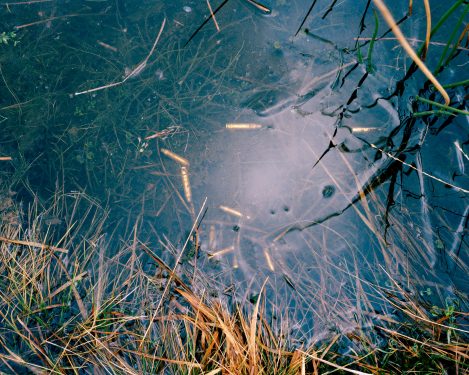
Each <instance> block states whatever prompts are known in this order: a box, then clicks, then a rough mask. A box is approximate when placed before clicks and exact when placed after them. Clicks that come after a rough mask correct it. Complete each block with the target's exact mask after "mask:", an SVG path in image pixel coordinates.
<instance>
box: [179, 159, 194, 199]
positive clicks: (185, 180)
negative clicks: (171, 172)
mask: <svg viewBox="0 0 469 375" xmlns="http://www.w3.org/2000/svg"><path fill="white" fill-rule="evenodd" d="M181 178H182V187H183V188H184V195H185V196H186V200H187V203H189V204H192V191H191V184H190V182H189V171H188V169H187V168H186V167H181Z"/></svg>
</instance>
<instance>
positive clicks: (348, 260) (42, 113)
mask: <svg viewBox="0 0 469 375" xmlns="http://www.w3.org/2000/svg"><path fill="white" fill-rule="evenodd" d="M220 5H222V6H221V7H220V8H218V6H220ZM313 5H314V6H313ZM389 5H390V6H391V11H392V12H393V14H394V15H395V18H396V19H398V20H401V21H402V22H401V23H400V27H401V28H402V30H403V32H404V34H405V35H406V36H408V37H409V39H410V40H411V41H412V44H413V46H414V47H415V48H418V47H419V46H420V45H421V42H419V41H417V40H421V39H423V38H424V35H425V28H426V19H425V12H424V9H423V7H415V8H416V9H414V12H413V14H412V16H408V15H407V4H396V3H394V2H393V4H389ZM212 7H213V10H214V11H215V12H216V17H215V19H213V18H210V17H209V16H210V12H209V9H208V8H207V4H206V3H205V2H195V1H176V2H172V3H170V4H169V3H167V2H163V1H160V2H155V1H140V2H132V1H117V2H109V1H102V2H86V3H84V4H76V3H73V2H65V3H63V4H59V3H57V2H54V1H52V2H44V3H38V4H34V5H31V6H27V7H26V6H13V5H12V6H9V7H5V8H3V9H2V14H1V17H2V19H3V21H4V22H2V25H3V27H4V28H5V31H8V30H15V29H16V31H15V32H16V34H15V35H14V36H13V37H12V38H13V39H15V40H16V41H17V42H19V43H13V41H12V42H11V43H8V44H2V45H1V46H0V47H1V48H2V55H1V58H0V64H1V68H2V71H1V73H2V81H3V83H2V85H1V86H0V92H1V99H0V105H1V107H0V110H1V112H0V115H1V117H0V121H1V125H2V132H1V134H0V147H1V149H0V151H1V153H5V154H8V155H12V157H13V161H12V162H11V163H9V164H8V165H6V164H2V166H1V167H2V180H3V182H5V181H8V180H10V179H11V178H12V176H18V175H21V181H22V182H21V183H18V184H17V185H15V186H14V187H13V189H14V190H16V191H18V195H17V197H18V199H19V200H24V201H25V202H27V201H28V200H30V199H31V197H32V195H35V194H38V196H39V197H41V198H42V199H44V200H45V201H47V199H48V198H49V197H51V196H52V195H53V194H55V193H56V191H57V189H58V188H59V189H60V191H61V192H62V193H63V194H70V193H71V192H76V191H78V192H86V193H87V194H88V195H89V196H91V197H93V199H96V200H97V201H99V202H101V204H102V205H103V206H105V205H107V206H108V207H109V209H110V215H109V219H108V221H109V223H108V224H107V225H106V226H105V227H106V228H107V231H108V233H109V236H108V241H109V247H110V249H112V246H111V244H117V243H119V241H120V240H122V239H126V238H130V236H133V235H134V231H133V230H134V228H135V225H134V224H135V223H136V222H137V223H139V224H138V236H139V238H140V240H141V241H142V242H144V243H147V244H148V245H149V246H151V247H152V248H153V249H154V250H155V252H157V253H158V254H159V255H160V256H161V257H163V258H164V259H165V260H167V261H168V262H169V263H174V259H175V258H176V257H177V256H181V258H180V260H181V263H182V264H181V268H182V269H185V270H188V272H189V273H191V272H192V271H191V270H194V269H195V268H197V269H201V270H203V272H204V273H205V274H206V275H207V277H208V278H209V279H210V280H211V282H210V283H211V288H212V289H213V293H220V294H223V293H225V294H230V293H231V294H233V293H234V294H235V295H236V296H238V298H240V299H246V300H249V299H252V298H255V297H256V295H257V294H258V293H259V291H260V289H261V286H262V285H263V284H264V282H266V280H267V282H266V285H267V286H266V289H265V293H266V295H267V297H268V300H269V301H271V302H272V306H273V307H272V310H275V311H277V310H278V311H283V312H286V313H287V314H289V315H291V317H292V318H293V321H294V322H296V323H295V324H294V326H295V327H297V329H298V331H299V332H301V333H302V334H303V335H304V336H305V337H308V338H310V337H312V336H313V335H321V334H323V333H324V332H328V331H329V330H330V329H340V330H341V331H344V330H345V331H347V330H350V329H353V328H354V327H355V325H356V324H357V322H356V316H357V314H358V313H359V310H361V309H365V306H366V309H371V310H373V311H375V312H376V311H378V312H379V311H381V309H384V308H385V306H382V304H381V301H380V300H379V299H377V298H375V297H376V296H375V294H374V293H375V292H374V290H375V288H376V287H378V286H381V287H388V286H390V285H391V284H392V283H393V282H394V281H396V282H397V283H402V285H406V287H409V288H410V287H411V285H413V286H415V288H416V290H417V293H418V291H423V292H422V293H420V295H419V298H424V299H427V300H428V301H429V302H430V303H431V302H432V301H437V300H445V299H447V298H453V297H455V298H456V297H460V296H465V295H467V292H468V289H467V284H466V283H465V275H466V265H467V260H468V259H467V257H468V255H467V238H466V234H467V221H468V220H467V218H468V213H469V209H468V207H469V205H468V198H467V189H469V184H468V179H467V174H466V168H467V163H468V161H469V160H468V157H467V154H468V151H467V147H468V146H467V143H468V131H467V125H468V124H467V117H466V116H423V117H416V116H412V113H415V112H418V111H422V110H425V109H426V108H427V107H426V106H425V105H423V104H421V103H419V102H418V101H415V99H414V96H416V95H420V96H423V97H429V98H431V99H432V100H437V99H438V97H439V96H438V95H439V94H435V93H434V90H433V89H432V87H431V86H430V85H428V83H426V79H425V78H424V76H423V75H422V74H421V73H420V72H419V71H417V70H416V69H415V68H414V67H413V66H412V64H411V61H410V59H409V58H408V57H407V56H406V54H405V52H404V51H403V50H402V48H401V47H400V46H399V44H398V42H397V41H396V40H395V39H394V38H392V37H393V34H392V33H390V32H389V30H388V26H387V25H386V23H385V22H384V21H383V20H382V19H381V18H380V17H379V16H378V15H376V17H375V15H374V13H373V6H372V4H370V3H369V2H368V3H367V2H363V3H360V4H357V3H356V2H352V1H343V2H340V3H337V2H335V1H332V2H331V1H317V2H316V1H314V2H313V4H312V3H311V2H309V1H293V2H285V1H281V0H277V1H270V2H269V1H266V2H265V4H264V5H259V4H257V3H253V2H251V1H244V0H238V1H235V0H232V1H228V2H223V3H220V4H218V3H215V2H212ZM308 10H311V11H310V12H308ZM446 10H447V7H446V5H445V4H438V5H434V7H433V8H432V11H433V14H434V17H435V19H438V18H439V17H441V15H442V14H444V12H445V11H446ZM205 21H207V22H205ZM215 21H216V24H215ZM303 21H304V23H303V25H302V26H301V27H300V25H301V24H302V22H303ZM456 21H457V17H455V22H456ZM204 22H205V23H204ZM163 23H164V24H163ZM202 24H203V26H202ZM199 26H202V27H201V28H200V30H199V29H198V27H199ZM217 28H219V30H217ZM197 30H199V31H197ZM0 31H2V30H0ZM160 31H161V34H160V38H159V39H158V38H157V35H158V34H159V32H160ZM451 32H452V29H451V28H447V27H444V28H441V29H440V30H439V32H438V34H436V36H435V40H436V39H438V38H439V40H441V41H442V42H443V41H446V40H447V39H448V37H449V36H450V34H451ZM373 35H375V37H373ZM373 38H375V39H377V40H373ZM444 46H445V44H444V43H442V44H438V43H435V44H434V45H431V48H430V50H429V52H428V55H427V60H426V63H427V64H428V65H429V66H436V65H437V64H438V61H439V59H440V56H441V54H442V53H443V50H444ZM152 47H154V48H152ZM467 52H468V51H467V49H465V48H464V47H461V48H458V49H457V50H456V53H455V55H454V57H453V58H452V60H451V64H450V65H448V66H447V67H445V68H444V69H442V71H441V72H440V73H439V76H438V78H439V79H440V80H441V81H442V82H444V83H451V82H453V81H458V80H461V79H463V78H464V77H463V73H464V71H465V66H466V64H467ZM107 85H109V87H107V88H103V89H98V90H94V89H96V88H101V87H103V86H107ZM77 94H78V95H77ZM450 94H451V99H452V105H453V106H454V107H458V108H461V109H464V108H465V107H464V106H465V104H464V96H465V95H467V92H465V91H464V86H462V87H456V88H455V89H453V90H451V91H450ZM197 218H198V220H196V219H197ZM62 219H63V218H60V217H57V218H54V217H52V218H49V219H48V220H46V224H45V225H47V226H49V227H50V228H49V229H50V230H51V232H53V231H56V233H57V235H59V234H60V232H61V231H64V230H65V228H62V227H61V225H60V223H61V222H62ZM195 222H196V228H197V230H196V231H192V232H191V228H192V227H193V225H194V223H195ZM194 232H195V233H196V234H194ZM188 237H189V240H190V241H186V240H187V239H188ZM186 242H187V243H186ZM184 245H186V246H185V247H184ZM110 251H111V250H110ZM182 251H184V252H183V253H182V254H181V252H182ZM149 267H151V266H150V265H149ZM358 279H359V280H362V281H364V284H363V285H364V287H363V288H364V289H363V290H362V289H358V288H357V284H356V281H357V280H358ZM393 280H394V281H393ZM409 280H411V281H409ZM331 306H334V308H331Z"/></svg>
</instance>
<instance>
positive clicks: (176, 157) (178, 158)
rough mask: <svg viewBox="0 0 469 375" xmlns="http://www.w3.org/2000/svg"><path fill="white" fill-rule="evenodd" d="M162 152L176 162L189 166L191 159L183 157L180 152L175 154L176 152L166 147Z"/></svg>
mask: <svg viewBox="0 0 469 375" xmlns="http://www.w3.org/2000/svg"><path fill="white" fill-rule="evenodd" d="M161 152H162V153H163V154H165V155H166V156H167V157H168V158H170V159H173V160H174V161H175V162H177V163H179V164H181V165H182V166H183V167H189V160H187V159H185V158H183V157H182V156H179V155H178V154H175V153H174V152H172V151H169V150H167V149H165V148H162V149H161Z"/></svg>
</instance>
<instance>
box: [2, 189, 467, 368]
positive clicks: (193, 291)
mask: <svg viewBox="0 0 469 375" xmlns="http://www.w3.org/2000/svg"><path fill="white" fill-rule="evenodd" d="M53 202H54V203H53V204H52V206H50V207H49V208H48V209H47V210H42V209H40V208H39V207H33V208H32V209H31V212H30V215H31V216H28V217H27V221H28V222H29V223H30V224H29V225H25V226H22V225H19V224H18V223H13V222H12V223H10V224H4V225H2V227H1V229H0V237H1V238H0V259H1V262H0V286H1V287H0V316H1V320H0V332H1V335H0V359H1V363H2V364H1V365H0V369H1V370H2V371H6V372H11V373H13V372H24V371H30V372H32V373H42V372H47V373H57V374H59V373H64V372H65V373H73V372H85V373H90V372H93V371H95V372H96V371H97V372H100V371H104V370H106V371H108V372H111V373H118V374H139V373H153V372H161V371H164V373H186V372H187V373H188V372H191V373H196V374H197V373H210V374H216V373H233V374H272V373H276V374H277V373H283V374H301V373H312V374H319V373H324V372H326V371H333V370H335V371H339V373H355V374H360V373H370V372H371V373H404V372H415V371H417V372H418V371H423V372H425V373H431V372H438V373H440V372H441V371H442V370H443V369H445V370H446V371H448V372H450V373H454V372H455V371H456V369H458V370H459V371H460V372H461V373H463V372H464V371H466V370H467V369H468V361H467V357H468V353H469V345H468V344H467V341H465V340H467V335H468V334H469V332H468V331H467V330H466V329H465V328H466V326H465V325H464V321H465V320H466V318H467V317H466V316H465V315H464V314H462V313H460V312H458V310H457V308H458V306H457V301H455V300H446V302H445V303H444V304H442V305H441V306H440V307H438V306H434V305H428V306H427V305H426V304H424V303H421V302H419V301H417V300H416V298H415V296H412V295H411V294H410V293H409V292H408V291H406V290H405V289H404V287H402V286H401V285H400V284H399V283H398V282H397V281H394V280H393V279H392V278H389V280H390V282H389V283H388V286H387V287H386V288H377V291H378V295H379V296H380V298H381V299H382V300H383V303H385V304H387V305H388V306H389V307H390V308H391V309H392V310H393V313H392V314H386V313H383V314H381V313H378V312H376V311H375V310H373V309H371V310H370V309H368V308H365V306H363V308H362V309H361V313H360V314H363V316H367V319H368V320H370V319H371V320H373V321H374V322H375V323H374V324H375V326H376V330H366V329H364V328H363V327H362V328H358V327H357V328H355V329H353V330H349V331H348V332H347V333H340V332H339V333H337V334H332V333H331V335H330V337H331V338H326V339H324V338H323V339H322V340H321V341H318V342H316V343H314V344H306V343H303V344H300V343H298V342H296V343H295V341H294V340H293V337H292V336H291V333H290V332H291V327H290V326H289V323H288V319H287V317H286V316H285V315H282V314H286V313H285V311H287V310H284V312H283V313H282V314H279V315H278V316H277V317H276V318H272V317H270V318H269V317H268V315H267V314H266V309H269V306H270V305H272V304H274V301H270V300H269V299H268V297H265V295H266V294H265V293H264V292H262V294H261V296H260V297H259V296H256V298H255V299H254V301H253V303H254V304H255V306H252V308H249V306H247V305H245V306H240V305H237V304H234V305H232V306H231V307H228V306H227V305H226V304H225V302H223V300H219V299H217V298H215V297H209V294H210V293H208V292H204V290H205V291H208V290H210V289H209V288H208V286H204V285H206V284H205V282H204V281H200V280H201V279H200V277H202V276H201V275H200V274H198V275H197V276H196V277H197V279H199V281H198V282H197V283H196V284H189V283H187V282H186V281H184V280H187V276H190V275H192V276H193V275H194V274H193V272H194V271H193V270H190V272H189V273H188V274H187V275H186V274H185V271H184V268H181V269H180V271H179V272H177V273H176V274H172V276H171V277H170V273H171V268H169V267H168V266H166V264H165V263H164V262H163V261H162V260H161V259H160V258H158V257H157V256H156V255H154V254H153V255H152V257H153V259H154V261H155V262H156V263H155V264H154V265H152V266H149V265H148V260H146V258H145V256H144V253H145V252H149V253H152V251H151V250H149V249H148V248H146V245H144V244H142V243H140V241H139V240H138V231H137V229H135V231H134V233H133V234H132V235H131V238H130V240H129V241H128V242H127V244H125V245H122V246H121V248H120V250H119V251H118V252H115V251H112V250H111V249H109V246H110V245H109V242H106V240H105V239H104V237H103V233H102V223H103V219H105V217H106V210H104V209H102V208H100V207H99V206H98V205H96V203H94V202H93V201H92V200H89V199H88V198H87V197H86V196H84V195H79V194H76V195H69V196H65V195H59V194H57V195H56V196H55V198H54V200H53ZM78 207H82V208H83V209H84V211H85V212H88V214H86V215H85V216H82V217H74V215H76V212H78V210H77V208H78ZM53 218H55V219H54V220H53ZM60 222H61V223H62V224H63V225H62V227H60V226H59V228H60V229H55V230H53V228H54V227H55V226H57V225H58V223H60ZM85 223H86V224H85ZM54 238H55V239H54ZM144 250H145V251H144ZM64 252H66V253H64ZM110 253H113V254H115V255H111V254H110ZM348 272H350V276H351V277H352V278H353V279H354V284H355V288H356V290H357V291H358V290H362V291H363V290H365V289H366V284H362V281H361V279H360V278H359V277H357V276H358V275H355V271H350V270H349V271H348ZM168 280H172V281H173V282H174V284H175V285H174V287H175V288H174V289H173V292H172V293H171V295H170V296H169V298H168V299H167V300H166V301H163V303H162V306H163V308H161V309H160V310H159V312H158V314H156V315H154V311H155V308H157V306H160V298H161V296H162V294H161V293H162V292H161V291H162V289H163V288H164V287H165V285H166V283H167V282H168ZM208 281H209V280H207V282H208ZM207 285H208V284H207ZM375 288H376V287H375ZM317 292H319V291H317ZM318 294H322V293H318ZM331 297H332V298H333V296H331ZM319 298H320V299H322V303H323V304H324V305H327V306H331V305H330V304H331V303H332V300H331V301H329V300H328V298H330V297H327V294H324V295H322V296H321V297H319ZM346 301H347V300H343V302H341V303H342V304H343V303H345V304H347V303H351V305H349V306H344V309H347V308H348V309H353V308H354V306H353V302H352V300H349V302H346ZM325 311H326V312H327V311H328V310H325ZM152 316H153V317H154V319H153V320H152V321H151V319H150V317H152ZM282 316H283V317H282ZM377 334H378V336H376V335H377ZM380 338H381V339H383V338H384V339H385V341H384V344H383V343H382V344H379V340H380Z"/></svg>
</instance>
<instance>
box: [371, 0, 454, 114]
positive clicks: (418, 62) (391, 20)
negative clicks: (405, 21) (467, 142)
mask: <svg viewBox="0 0 469 375" xmlns="http://www.w3.org/2000/svg"><path fill="white" fill-rule="evenodd" d="M373 1H374V3H375V5H376V7H377V8H378V9H379V11H380V12H381V14H382V16H383V17H384V19H385V21H386V22H387V24H388V25H389V27H390V28H391V29H392V31H393V33H394V35H396V37H397V40H398V41H399V43H400V44H401V46H402V47H403V48H404V50H405V51H406V52H407V54H408V55H409V56H410V58H411V59H412V60H413V61H414V63H415V64H416V65H417V66H418V67H419V68H420V70H421V71H422V73H423V74H425V76H426V77H427V78H428V79H429V80H430V82H431V83H433V85H434V86H435V87H436V89H437V90H438V91H439V92H440V94H441V95H442V96H443V98H444V100H445V104H446V105H449V103H450V98H449V95H448V93H447V92H446V90H445V89H444V88H443V86H441V84H440V82H438V80H437V79H436V78H435V76H434V75H433V74H432V72H430V70H429V69H428V68H427V66H426V65H425V64H424V62H423V61H422V60H421V59H420V58H419V57H418V56H417V54H416V53H415V52H414V50H413V49H412V47H411V46H410V44H409V42H407V40H406V38H405V36H404V34H402V31H401V29H400V28H399V26H397V23H396V21H395V20H394V17H393V16H392V14H391V12H390V11H389V9H388V8H387V6H386V5H385V4H384V2H383V1H382V0H373Z"/></svg>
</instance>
